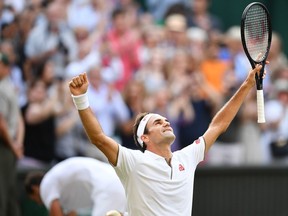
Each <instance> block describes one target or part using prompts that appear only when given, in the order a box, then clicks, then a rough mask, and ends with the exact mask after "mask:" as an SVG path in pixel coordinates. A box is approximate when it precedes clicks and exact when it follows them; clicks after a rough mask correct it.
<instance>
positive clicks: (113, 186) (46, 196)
mask: <svg viewBox="0 0 288 216" xmlns="http://www.w3.org/2000/svg"><path fill="white" fill-rule="evenodd" d="M40 195H41V198H42V200H43V202H44V204H45V206H46V207H47V208H48V209H49V208H50V206H51V203H52V201H53V200H55V199H59V200H60V204H61V207H62V208H63V209H64V211H65V212H69V211H71V210H78V211H80V212H81V211H83V210H88V211H89V212H90V214H89V215H91V216H104V215H105V214H106V212H107V211H109V210H112V209H115V210H118V211H121V212H125V210H126V197H125V191H124V188H123V186H122V184H121V182H120V180H119V178H118V177H117V175H116V173H115V170H114V169H113V168H112V166H111V165H109V164H107V163H104V162H101V161H98V160H96V159H93V158H85V157H72V158H69V159H67V160H64V161H62V162H60V163H58V164H56V165H55V166H54V167H53V168H51V169H50V170H49V171H48V172H47V173H46V175H45V176H44V178H43V180H42V182H41V185H40Z"/></svg>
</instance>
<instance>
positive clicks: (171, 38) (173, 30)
mask: <svg viewBox="0 0 288 216" xmlns="http://www.w3.org/2000/svg"><path fill="white" fill-rule="evenodd" d="M165 30H166V32H165V35H166V38H165V41H164V45H165V54H166V57H167V58H168V59H170V58H172V57H173V56H174V55H175V51H176V50H178V49H187V42H188V40H187V35H186V31H187V22H186V19H185V17H184V16H183V15H181V14H171V15H169V16H168V17H167V18H166V19H165Z"/></svg>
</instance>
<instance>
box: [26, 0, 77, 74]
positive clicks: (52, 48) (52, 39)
mask: <svg viewBox="0 0 288 216" xmlns="http://www.w3.org/2000/svg"><path fill="white" fill-rule="evenodd" d="M61 9H62V7H61V6H60V5H59V3H57V2H52V3H50V4H49V5H48V6H47V9H46V22H45V23H43V24H41V25H36V26H34V28H33V29H32V30H31V32H30V34H29V36H28V39H27V42H26V44H25V45H26V46H25V54H26V56H27V58H28V60H29V62H30V63H31V64H32V66H33V65H37V64H38V63H39V62H41V61H43V60H52V61H53V62H54V64H55V67H56V74H57V75H59V76H63V71H64V67H65V65H66V64H67V62H70V61H72V60H74V59H75V58H76V56H77V52H78V48H77V43H76V39H75V36H74V34H73V32H72V31H71V30H70V29H69V28H68V27H67V24H66V23H65V21H64V20H62V13H63V11H62V10H61Z"/></svg>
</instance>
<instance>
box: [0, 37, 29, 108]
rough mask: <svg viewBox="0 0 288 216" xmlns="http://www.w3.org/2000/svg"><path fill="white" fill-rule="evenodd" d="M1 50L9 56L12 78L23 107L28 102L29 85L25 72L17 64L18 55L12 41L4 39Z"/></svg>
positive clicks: (20, 104) (0, 45)
mask: <svg viewBox="0 0 288 216" xmlns="http://www.w3.org/2000/svg"><path fill="white" fill-rule="evenodd" d="M0 51H1V52H2V53H4V54H6V55H7V57H8V58H9V66H10V79H11V81H12V83H13V84H14V87H15V89H16V91H17V95H18V104H19V107H22V106H24V104H25V103H26V102H27V95H26V90H27V86H26V82H25V78H24V74H23V72H22V70H21V68H20V67H18V65H17V64H16V62H17V56H16V53H15V49H14V46H13V44H12V42H11V41H2V42H1V44H0Z"/></svg>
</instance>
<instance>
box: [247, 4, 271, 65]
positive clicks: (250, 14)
mask: <svg viewBox="0 0 288 216" xmlns="http://www.w3.org/2000/svg"><path fill="white" fill-rule="evenodd" d="M271 39H272V26H271V18H270V14H269V11H268V9H267V8H266V6H265V5H264V4H262V3H260V2H253V3H250V4H249V5H247V7H246V8H245V9H244V11H243V14H242V18H241V40H242V45H243V49H244V51H245V54H246V56H247V58H248V59H249V61H250V64H251V66H252V67H253V68H254V67H255V65H256V64H259V63H261V64H262V65H263V66H264V64H265V61H266V59H267V57H268V54H269V50H270V46H271Z"/></svg>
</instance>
